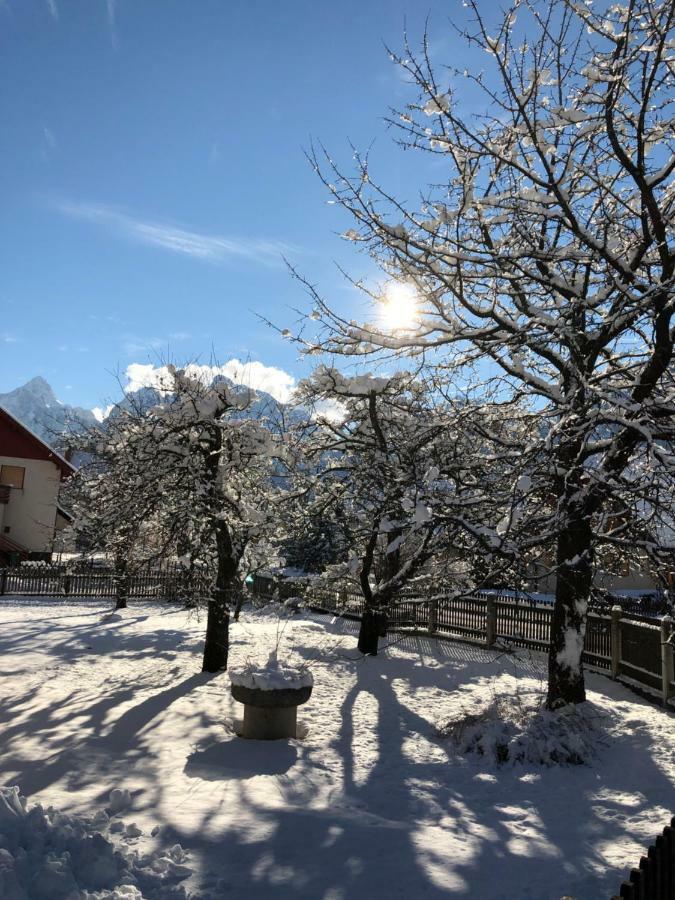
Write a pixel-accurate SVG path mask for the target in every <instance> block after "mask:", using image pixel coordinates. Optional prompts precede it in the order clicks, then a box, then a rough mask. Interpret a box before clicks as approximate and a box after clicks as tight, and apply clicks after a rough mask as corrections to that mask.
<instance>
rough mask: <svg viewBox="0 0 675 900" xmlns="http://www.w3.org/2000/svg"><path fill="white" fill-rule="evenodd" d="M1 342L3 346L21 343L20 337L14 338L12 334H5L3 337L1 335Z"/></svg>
mask: <svg viewBox="0 0 675 900" xmlns="http://www.w3.org/2000/svg"><path fill="white" fill-rule="evenodd" d="M0 341H2V343H3V344H18V343H19V339H18V337H14V336H13V335H11V334H3V335H1V336H0Z"/></svg>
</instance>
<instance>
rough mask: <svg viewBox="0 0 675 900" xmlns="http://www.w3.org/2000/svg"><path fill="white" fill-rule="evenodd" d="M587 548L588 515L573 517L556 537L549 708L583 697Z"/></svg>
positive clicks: (589, 541) (588, 572) (589, 574)
mask: <svg viewBox="0 0 675 900" xmlns="http://www.w3.org/2000/svg"><path fill="white" fill-rule="evenodd" d="M591 547H592V533H591V524H590V514H589V515H587V516H578V517H575V520H574V521H571V522H570V523H569V524H568V526H567V528H566V529H565V530H564V531H562V532H561V534H560V535H559V537H558V550H557V567H558V577H557V583H556V592H555V604H554V606H553V619H552V622H551V644H550V647H549V655H548V696H547V698H546V706H547V707H548V708H549V709H557V708H558V707H561V706H565V705H566V704H568V703H583V702H584V700H585V699H586V690H585V688H584V671H583V665H582V662H581V654H582V653H583V649H584V638H585V635H586V611H587V608H588V598H589V596H590V591H591V582H592V578H593V574H592V567H591Z"/></svg>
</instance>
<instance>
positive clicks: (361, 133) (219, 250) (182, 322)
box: [0, 0, 463, 406]
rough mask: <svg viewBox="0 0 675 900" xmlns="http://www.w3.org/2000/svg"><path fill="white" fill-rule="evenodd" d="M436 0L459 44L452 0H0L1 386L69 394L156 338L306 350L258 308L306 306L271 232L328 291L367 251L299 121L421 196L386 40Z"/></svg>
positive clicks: (189, 354) (178, 353)
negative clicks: (359, 249) (397, 120)
mask: <svg viewBox="0 0 675 900" xmlns="http://www.w3.org/2000/svg"><path fill="white" fill-rule="evenodd" d="M428 14H430V15H431V25H432V33H433V38H434V44H433V48H434V51H435V52H437V53H438V54H439V57H442V56H443V55H445V54H446V53H448V54H450V55H451V56H452V61H453V62H456V61H457V60H458V58H459V56H460V55H461V53H462V51H463V48H462V47H461V46H457V41H456V38H455V36H454V33H453V31H452V29H451V28H450V26H449V24H448V16H457V15H461V14H462V10H461V4H460V3H459V2H430V3H429V4H428V5H427V4H418V3H416V2H413V0H361V2H358V0H340V2H328V0H326V2H318V0H313V2H310V0H284V2H278V0H275V2H273V0H227V2H226V0H142V2H138V0H0V84H1V85H2V87H1V88H0V111H1V113H2V122H3V128H2V129H1V130H0V173H2V174H1V175H0V178H1V185H2V186H1V190H2V197H3V202H2V208H1V210H0V312H1V314H2V318H1V320H0V391H6V390H10V389H12V388H14V387H16V386H18V385H19V384H22V383H23V382H24V381H26V380H27V379H29V378H31V377H33V376H34V375H38V374H40V375H43V376H44V377H45V378H47V380H48V381H49V382H50V383H51V384H52V386H53V387H54V389H55V391H56V393H57V395H58V396H59V397H60V398H61V399H63V400H65V401H67V402H71V403H77V404H81V405H86V406H93V405H95V404H101V403H102V402H104V401H105V400H106V399H110V398H112V397H114V396H116V394H117V393H118V389H117V386H116V381H115V377H114V375H113V374H112V373H114V372H115V371H116V370H120V371H125V370H126V368H127V366H129V365H130V364H132V363H147V362H149V361H150V360H156V358H157V355H158V354H162V355H164V356H166V354H167V352H168V353H170V354H171V356H172V357H173V358H175V359H176V360H177V361H178V362H181V361H184V360H188V359H194V358H197V357H198V358H200V359H201V360H202V361H208V358H209V357H210V355H211V351H212V349H213V351H214V352H215V354H216V355H217V357H218V358H219V359H220V361H222V362H224V361H226V360H228V359H230V358H231V357H237V358H239V359H246V358H251V359H253V360H257V361H260V362H262V363H264V364H265V365H268V366H275V367H280V368H283V369H284V370H286V371H288V372H290V373H291V374H292V375H293V376H294V377H298V376H301V375H302V374H303V373H305V372H306V371H307V369H308V363H306V362H303V361H301V360H299V359H298V356H297V351H296V349H295V348H294V347H293V346H292V345H291V344H289V343H288V342H285V341H283V340H282V339H281V338H280V337H279V336H278V335H277V334H276V333H274V332H272V331H270V330H269V329H267V328H265V326H263V325H261V324H260V322H259V320H258V319H257V317H256V313H260V314H261V315H263V316H267V317H269V318H271V319H273V320H274V321H277V322H278V323H279V324H280V325H281V326H282V327H284V326H286V325H292V323H293V322H294V321H295V319H296V316H295V314H294V313H293V312H291V310H290V308H291V307H305V306H306V305H307V304H306V301H305V297H304V295H303V293H302V290H301V289H300V287H299V285H298V284H297V283H295V282H294V281H293V280H292V279H291V278H290V276H289V274H288V272H287V270H286V269H285V267H284V264H283V262H282V261H281V258H280V257H281V255H282V254H286V255H287V256H288V257H289V259H291V260H292V261H293V263H294V264H295V265H297V267H298V268H299V269H300V270H302V271H303V273H305V274H306V275H307V276H308V277H309V278H310V279H311V280H312V281H313V282H315V283H317V284H318V285H319V286H320V288H321V290H322V292H323V293H324V294H325V295H326V296H327V297H328V298H329V299H330V300H331V302H332V303H333V304H334V305H335V306H336V307H338V308H340V309H341V310H347V309H348V308H350V307H351V306H355V304H356V303H357V298H356V297H355V295H354V293H353V291H351V290H350V289H348V287H347V285H346V284H345V283H344V282H343V281H342V279H341V277H340V276H339V274H338V273H337V271H336V270H335V267H334V261H338V262H340V263H342V264H343V265H345V266H346V267H347V268H349V269H350V270H351V271H352V272H354V273H355V274H356V275H363V274H368V273H369V271H370V264H369V263H368V261H367V260H366V259H365V258H364V257H362V256H359V255H358V254H355V252H354V248H353V246H352V245H350V244H349V243H347V242H345V241H343V240H342V239H341V238H340V237H339V233H340V232H341V231H343V230H345V229H346V228H347V227H349V226H350V224H351V223H349V222H348V221H347V220H346V218H345V217H344V214H343V213H341V212H340V211H339V210H338V209H337V208H336V207H335V206H330V205H327V203H326V201H327V199H328V198H327V195H326V193H325V191H324V189H323V187H322V185H321V184H320V182H319V181H318V179H317V177H316V176H315V174H314V173H313V172H312V171H311V169H310V167H309V165H308V164H307V162H306V160H305V158H304V155H303V148H306V147H307V146H308V144H309V140H310V137H311V136H313V137H315V138H318V139H320V140H321V141H323V142H324V143H325V144H326V146H327V147H329V148H330V150H331V151H332V152H333V153H334V154H335V156H336V157H337V158H338V159H339V160H341V161H342V162H343V163H344V164H345V165H348V164H349V160H350V156H351V153H350V150H349V145H348V140H351V141H352V142H353V143H354V144H355V145H356V146H358V147H360V148H367V147H368V146H369V145H370V144H371V142H373V141H374V142H375V143H374V145H373V150H372V160H373V165H374V167H375V170H376V171H377V173H378V175H379V176H380V180H382V181H384V182H385V183H386V184H387V185H388V186H389V187H391V188H392V189H393V190H394V191H396V190H402V191H403V192H404V196H408V197H409V198H412V197H414V195H415V188H421V187H423V185H424V183H425V182H426V181H427V180H428V179H427V169H426V163H425V162H424V161H423V159H422V158H421V157H420V156H419V155H415V154H411V153H407V154H404V153H401V152H400V151H398V150H397V149H396V148H395V147H394V145H393V143H392V139H391V135H390V134H388V133H387V131H386V129H385V127H384V124H383V122H382V117H383V116H384V115H385V114H386V112H387V110H388V107H389V106H390V105H396V106H399V105H403V104H404V103H405V102H406V100H409V99H413V95H412V93H411V92H410V89H409V88H408V87H407V86H406V85H405V83H404V82H403V80H402V79H401V77H400V74H399V73H398V72H397V70H396V68H395V67H394V66H393V65H392V63H391V62H390V61H389V59H388V56H387V54H386V52H385V50H384V48H383V41H384V42H386V43H388V44H390V45H391V46H392V47H394V48H396V49H398V48H399V47H400V45H401V38H402V33H403V27H404V22H406V23H407V27H408V30H409V32H410V34H411V36H413V37H414V38H417V37H419V36H420V35H421V32H422V28H423V25H424V20H425V18H426V16H427V15H428Z"/></svg>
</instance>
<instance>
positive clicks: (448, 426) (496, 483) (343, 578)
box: [295, 366, 516, 654]
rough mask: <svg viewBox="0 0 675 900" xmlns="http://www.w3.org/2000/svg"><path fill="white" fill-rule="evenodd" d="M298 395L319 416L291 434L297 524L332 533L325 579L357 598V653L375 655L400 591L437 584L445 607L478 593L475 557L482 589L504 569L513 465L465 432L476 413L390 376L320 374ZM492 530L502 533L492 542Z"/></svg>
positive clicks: (508, 561) (512, 523)
mask: <svg viewBox="0 0 675 900" xmlns="http://www.w3.org/2000/svg"><path fill="white" fill-rule="evenodd" d="M299 396H300V398H301V399H302V400H304V401H305V402H306V403H307V404H308V405H309V406H310V407H315V406H318V407H319V408H320V407H321V405H324V406H325V404H326V403H328V405H329V410H330V414H329V415H325V414H324V415H323V416H322V415H320V414H319V415H318V416H317V417H316V419H315V421H314V424H313V426H312V428H310V429H307V427H306V426H303V430H304V431H306V432H307V433H306V434H305V440H304V442H303V445H302V448H303V451H304V456H305V459H304V466H303V468H301V469H300V470H299V472H298V473H296V479H295V480H296V486H297V487H298V490H297V495H296V496H297V498H299V499H300V504H299V508H300V517H301V520H309V521H311V520H312V519H313V518H316V517H319V518H321V519H322V520H323V521H324V522H327V523H331V524H332V525H333V526H334V528H335V531H336V532H338V533H339V534H340V538H341V540H340V543H341V545H342V559H341V560H340V561H339V562H338V563H336V564H334V565H333V566H331V567H329V569H328V572H327V577H328V578H332V579H333V580H334V581H336V582H338V583H340V584H341V585H345V584H347V583H349V582H353V583H354V585H355V587H356V589H357V590H358V591H359V592H360V593H361V595H362V596H363V601H364V612H363V616H362V619H361V627H360V631H359V639H358V647H359V649H360V650H361V652H363V653H367V654H375V653H377V649H378V636H379V635H381V634H382V633H384V631H385V629H386V623H387V618H388V615H389V613H390V611H391V608H392V606H393V605H395V604H396V603H397V602H398V599H399V594H400V592H401V591H402V590H403V589H404V588H406V587H408V586H410V585H411V584H412V583H415V584H416V585H417V587H418V589H420V587H421V586H423V589H424V590H427V591H429V590H433V589H434V587H436V586H439V585H442V590H443V593H444V595H445V596H446V597H447V596H450V595H452V594H453V593H456V594H461V593H463V592H466V591H468V590H471V589H472V588H476V587H480V586H482V585H481V584H480V583H477V581H476V578H475V574H476V570H475V567H473V568H472V566H471V564H470V562H471V561H472V560H474V559H475V558H476V556H477V555H480V556H481V558H484V557H485V555H486V554H488V553H491V559H490V562H489V564H488V565H487V566H486V568H485V570H484V572H483V573H482V574H483V577H484V578H486V579H490V578H492V577H495V576H496V574H497V572H499V571H502V572H503V571H504V570H505V569H506V568H508V567H509V565H512V564H513V561H514V560H513V557H514V554H513V540H512V536H513V532H514V530H515V529H516V516H515V515H514V514H513V505H514V498H513V492H512V490H511V487H510V483H508V482H507V481H505V480H504V477H503V476H504V474H506V476H507V478H508V477H510V476H511V474H512V471H513V467H512V466H506V467H504V466H503V465H501V463H500V460H499V456H500V455H503V454H504V447H503V445H501V446H499V447H498V448H497V452H495V445H494V443H492V444H490V445H488V443H487V442H486V440H485V439H484V438H483V437H482V436H481V435H480V434H479V433H478V432H477V431H475V430H474V429H473V428H472V427H471V425H470V421H471V419H472V418H473V417H474V416H475V415H476V414H477V410H471V409H469V408H468V407H467V406H466V404H465V403H461V404H459V405H458V404H454V405H453V404H450V403H447V402H445V401H444V400H443V397H442V396H441V395H440V394H439V393H438V392H434V391H433V390H431V389H430V387H429V385H427V384H425V383H424V382H423V381H421V380H420V379H418V378H414V377H412V376H410V375H408V374H406V373H402V372H397V373H394V374H392V375H386V376H381V377H374V376H372V375H368V374H366V375H356V376H348V375H345V374H344V373H341V372H339V371H338V370H336V369H334V368H328V367H325V366H322V367H319V368H318V369H317V370H316V371H315V372H314V373H313V375H312V376H311V377H310V378H309V379H307V380H306V381H305V382H303V383H302V384H301V385H300V388H299ZM481 415H484V410H481ZM494 520H497V521H502V522H508V523H509V527H508V528H507V527H504V529H503V530H502V532H501V534H498V533H497V532H496V531H495V530H494V528H492V527H491V525H490V523H491V522H492V521H494ZM449 547H451V548H452V549H451V551H450V552H448V548H449ZM460 555H461V561H459V562H458V559H457V558H458V556H460ZM453 569H454V574H453Z"/></svg>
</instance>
